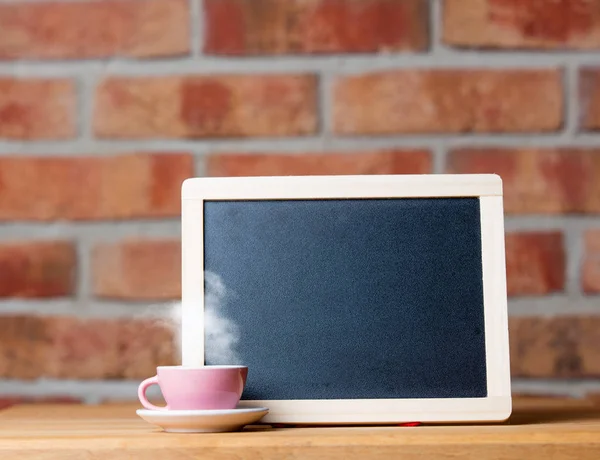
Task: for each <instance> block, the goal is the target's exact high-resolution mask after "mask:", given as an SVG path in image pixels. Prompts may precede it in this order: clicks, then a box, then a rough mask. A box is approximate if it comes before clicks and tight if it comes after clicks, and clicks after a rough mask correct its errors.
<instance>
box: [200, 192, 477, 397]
mask: <svg viewBox="0 0 600 460" xmlns="http://www.w3.org/2000/svg"><path fill="white" fill-rule="evenodd" d="M203 206H204V213H203V222H204V234H203V237H204V244H203V246H204V269H205V270H206V271H207V272H212V273H214V274H216V275H218V276H219V277H220V279H221V280H222V282H223V284H224V286H225V287H226V290H227V293H228V294H227V296H226V299H225V301H224V303H223V305H222V311H221V313H222V314H223V315H224V316H225V317H226V318H227V319H228V320H229V321H231V322H232V323H233V324H235V326H236V328H237V329H238V331H239V342H238V343H237V344H236V351H237V353H239V355H240V356H241V360H242V362H243V363H244V364H246V365H248V367H249V369H250V372H249V376H248V382H247V385H246V388H245V391H244V394H243V396H242V399H245V400H288V399H293V400H302V399H363V398H368V399H381V398H481V397H486V396H487V378H486V350H485V326H484V299H483V281H482V278H483V276H482V249H481V244H482V243H481V241H482V238H481V222H480V220H481V218H480V202H479V199H478V198H476V197H465V198H462V197H452V198H388V199H370V198H369V199H311V200H303V199H298V200H269V199H265V200H218V201H217V200H206V201H204V202H203ZM205 361H206V364H228V363H226V362H218V360H213V361H212V362H211V360H210V359H209V357H208V356H205Z"/></svg>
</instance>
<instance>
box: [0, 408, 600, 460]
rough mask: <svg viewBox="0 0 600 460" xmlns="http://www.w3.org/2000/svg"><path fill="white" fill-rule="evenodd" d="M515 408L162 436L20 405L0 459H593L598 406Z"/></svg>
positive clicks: (2, 421)
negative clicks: (496, 418) (499, 413)
mask: <svg viewBox="0 0 600 460" xmlns="http://www.w3.org/2000/svg"><path fill="white" fill-rule="evenodd" d="M514 406H515V410H514V414H513V416H512V417H511V419H510V420H509V421H508V422H506V423H503V424H500V425H462V426H420V427H410V428H408V427H346V428H342V427H328V428H322V427H321V428H306V427H305V428H279V429H274V428H271V427H247V428H246V429H245V430H244V431H242V432H238V433H222V434H170V433H164V432H162V431H160V429H157V428H155V427H153V426H152V425H149V424H147V423H146V422H144V421H143V420H141V419H140V418H138V417H137V415H136V414H135V409H137V408H138V407H139V406H138V405H136V404H126V405H123V404H109V405H101V406H79V405H62V406H61V405H24V406H15V407H12V408H9V409H6V410H4V411H0V459H2V460H7V459H13V458H15V459H17V458H18V459H28V458H35V459H38V460H47V459H53V460H54V459H60V460H71V459H91V458H94V459H99V458H107V459H114V460H119V459H137V458H140V459H146V460H149V459H155V458H156V459H168V460H177V459H194V458H198V459H207V460H208V459H210V460H214V459H266V458H277V459H309V460H310V459H321V458H328V459H343V460H349V459H351V458H360V459H372V458H385V459H393V458H402V459H408V460H410V459H413V458H414V459H416V458H419V459H421V458H426V459H428V460H430V459H453V460H456V459H478V460H481V459H498V460H500V459H502V460H507V459H513V458H514V459H526V460H536V459H542V460H544V459H548V460H550V459H552V460H562V459H570V460H600V406H599V405H594V403H592V402H591V401H572V400H567V401H566V400H555V399H550V400H548V399H531V400H528V399H525V400H517V401H515V404H514Z"/></svg>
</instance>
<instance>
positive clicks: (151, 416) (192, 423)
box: [136, 407, 269, 433]
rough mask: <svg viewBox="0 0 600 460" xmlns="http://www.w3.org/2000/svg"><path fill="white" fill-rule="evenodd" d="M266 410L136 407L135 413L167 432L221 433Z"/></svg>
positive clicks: (234, 428)
mask: <svg viewBox="0 0 600 460" xmlns="http://www.w3.org/2000/svg"><path fill="white" fill-rule="evenodd" d="M267 412H269V409H267V408H266V407H248V408H245V407H244V408H238V409H227V410H169V411H159V410H147V409H138V410H137V411H136V414H138V415H139V416H140V417H142V418H143V419H144V420H145V421H147V422H148V423H151V424H153V425H157V426H159V427H161V428H162V429H163V430H165V431H167V432H169V433H222V432H225V431H238V430H241V429H242V428H243V427H244V426H245V425H249V424H251V423H255V422H258V421H259V420H260V419H261V418H263V417H264V416H265V415H266V414H267Z"/></svg>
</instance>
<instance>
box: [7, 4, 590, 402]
mask: <svg viewBox="0 0 600 460" xmlns="http://www.w3.org/2000/svg"><path fill="white" fill-rule="evenodd" d="M599 48H600V2H599V1H597V0H445V1H442V0H439V1H437V0H432V1H427V0H139V1H138V0H78V1H42V0H39V1H18V0H12V1H11V0H3V1H1V2H0V399H1V398H4V400H5V401H6V400H8V399H15V398H16V399H18V398H22V399H26V400H30V399H39V398H42V399H43V398H51V399H52V398H60V399H67V400H69V399H74V400H84V401H87V402H95V401H101V400H105V399H107V398H108V399H119V398H121V399H123V398H124V399H135V397H136V396H135V389H136V387H137V384H138V383H139V381H140V380H141V379H142V378H145V377H147V376H149V375H151V374H153V368H154V366H155V365H157V364H168V363H172V362H176V361H177V359H178V356H177V353H176V351H175V350H174V348H173V344H172V341H171V337H170V333H169V331H166V330H164V329H163V328H161V327H160V326H157V325H156V324H154V323H152V322H151V321H149V320H147V319H146V318H145V317H144V313H145V311H146V309H147V307H148V306H149V305H156V304H163V303H166V302H169V301H172V300H176V299H178V298H179V296H180V246H179V232H180V226H179V216H180V203H179V191H180V185H181V182H182V181H183V180H184V179H185V178H187V177H190V176H194V175H197V176H203V175H210V176H223V175H273V174H281V175H286V174H379V173H391V174H396V173H399V174H404V173H444V172H452V173H474V172H494V173H498V174H500V175H501V176H502V178H503V179H504V186H505V206H506V230H507V235H506V248H507V265H508V266H507V273H508V289H509V295H510V306H509V308H510V317H511V319H510V326H511V330H510V334H511V347H512V349H511V355H512V373H513V379H514V382H513V385H514V391H515V393H540V394H569V395H573V396H583V395H587V394H590V393H594V392H595V393H600V297H599V296H598V293H600V218H599V217H598V216H599V213H600V180H599V179H600V134H598V131H597V130H598V129H599V128H600V54H599V53H598V50H599Z"/></svg>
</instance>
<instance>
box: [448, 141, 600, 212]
mask: <svg viewBox="0 0 600 460" xmlns="http://www.w3.org/2000/svg"><path fill="white" fill-rule="evenodd" d="M448 172H450V173H471V174H477V173H496V174H499V175H500V176H501V177H502V180H503V181H504V206H505V211H506V212H507V213H515V214H527V213H539V214H558V213H598V212H600V183H599V182H598V180H597V178H598V177H599V176H600V150H595V149H568V148H563V149H535V148H532V149H529V148H522V149H497V148H485V147H484V148H472V149H457V150H454V151H453V152H451V153H450V156H449V159H448Z"/></svg>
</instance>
